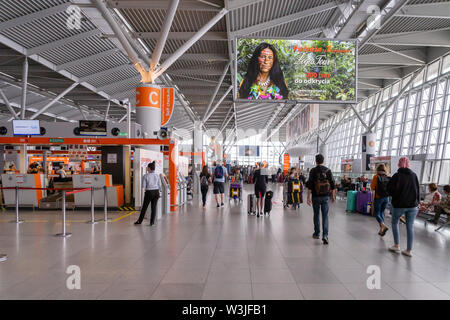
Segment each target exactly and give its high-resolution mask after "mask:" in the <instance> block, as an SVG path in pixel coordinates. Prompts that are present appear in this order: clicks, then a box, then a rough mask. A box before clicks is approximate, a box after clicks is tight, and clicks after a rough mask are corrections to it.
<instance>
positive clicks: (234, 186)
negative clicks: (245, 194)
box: [229, 183, 242, 202]
mask: <svg viewBox="0 0 450 320" xmlns="http://www.w3.org/2000/svg"><path fill="white" fill-rule="evenodd" d="M231 199H234V201H235V202H236V200H239V202H241V201H242V186H241V185H240V184H239V183H230V197H229V200H230V201H231Z"/></svg>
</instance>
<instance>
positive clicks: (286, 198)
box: [283, 180, 303, 209]
mask: <svg viewBox="0 0 450 320" xmlns="http://www.w3.org/2000/svg"><path fill="white" fill-rule="evenodd" d="M302 191H303V190H302V183H301V182H300V180H288V181H286V182H285V183H284V185H283V207H284V208H287V207H289V205H290V204H292V205H293V206H294V209H297V208H300V204H301V203H303V194H302Z"/></svg>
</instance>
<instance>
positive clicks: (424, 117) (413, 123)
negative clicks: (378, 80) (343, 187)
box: [320, 55, 450, 185]
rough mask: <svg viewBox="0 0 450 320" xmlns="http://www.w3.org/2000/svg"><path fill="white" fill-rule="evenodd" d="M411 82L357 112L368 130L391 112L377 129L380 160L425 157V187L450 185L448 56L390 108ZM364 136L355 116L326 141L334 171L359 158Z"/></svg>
mask: <svg viewBox="0 0 450 320" xmlns="http://www.w3.org/2000/svg"><path fill="white" fill-rule="evenodd" d="M410 79H411V75H410V76H408V77H406V78H404V79H402V80H399V81H397V82H395V83H393V84H391V85H390V86H389V87H386V88H384V89H383V90H382V91H381V92H379V93H377V94H374V95H372V96H371V97H369V98H368V99H365V100H364V101H362V102H361V103H359V104H358V105H357V107H356V110H357V111H358V113H359V114H360V115H361V117H362V119H363V120H364V121H365V122H366V124H371V123H372V122H373V121H374V120H375V119H377V118H378V117H379V116H380V115H381V114H382V113H383V111H384V110H385V108H386V107H389V106H390V107H389V109H388V111H387V112H385V113H384V115H383V116H381V118H380V120H379V121H378V122H377V124H376V126H375V127H374V131H375V132H376V135H377V156H402V155H406V156H411V155H415V154H427V155H428V156H427V160H426V163H425V170H424V174H423V176H422V177H421V179H422V181H421V182H422V183H428V182H436V183H438V184H441V185H442V184H447V183H450V128H449V127H450V119H449V112H450V99H449V95H450V55H447V56H444V57H442V58H440V59H438V60H437V61H435V62H433V63H430V64H429V65H428V66H426V67H425V69H424V70H423V71H422V72H421V74H420V75H419V76H418V77H417V78H416V79H415V80H414V81H413V83H412V84H410V86H409V88H407V89H406V91H405V92H404V93H403V94H402V96H401V97H400V98H399V99H398V100H397V101H396V102H395V103H394V104H393V105H391V104H392V102H393V101H394V100H395V99H396V97H397V96H398V94H399V92H400V91H401V90H402V89H403V86H404V85H407V84H408V82H409V81H410ZM379 95H381V96H380V97H379ZM378 99H379V103H378V106H379V107H378V108H376V105H377V101H378ZM332 123H333V119H329V120H327V121H326V122H325V123H323V124H322V125H321V128H320V129H321V130H326V129H327V128H328V127H329V126H331V125H332ZM364 131H365V127H364V126H363V125H362V124H361V122H360V121H359V119H358V118H357V117H356V115H355V114H354V113H353V112H349V113H348V114H347V116H346V117H344V119H343V120H342V121H341V122H340V124H339V125H338V127H337V128H336V130H335V131H334V132H333V133H332V135H331V136H330V138H329V139H328V141H327V145H328V163H329V166H330V167H331V168H332V170H333V171H336V172H339V171H340V164H341V159H352V158H353V159H358V158H361V150H360V149H361V147H360V139H361V134H362V133H363V132H364Z"/></svg>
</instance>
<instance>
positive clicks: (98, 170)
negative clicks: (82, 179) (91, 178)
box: [92, 166, 100, 174]
mask: <svg viewBox="0 0 450 320" xmlns="http://www.w3.org/2000/svg"><path fill="white" fill-rule="evenodd" d="M92 174H100V169H99V168H98V166H94V168H93V169H92Z"/></svg>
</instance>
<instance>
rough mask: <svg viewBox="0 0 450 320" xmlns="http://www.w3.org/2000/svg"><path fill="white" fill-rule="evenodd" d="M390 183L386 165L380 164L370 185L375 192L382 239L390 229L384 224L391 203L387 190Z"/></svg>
mask: <svg viewBox="0 0 450 320" xmlns="http://www.w3.org/2000/svg"><path fill="white" fill-rule="evenodd" d="M388 183H389V177H388V176H387V174H386V167H385V166H384V164H380V165H378V167H377V174H376V175H374V177H373V178H372V183H371V184H370V189H372V190H375V200H374V205H373V208H374V213H375V218H376V219H377V221H378V224H379V225H380V231H379V232H378V234H379V235H380V236H382V237H384V235H385V234H386V232H387V231H388V230H389V228H388V227H387V226H386V225H385V223H384V210H386V207H387V205H388V203H389V193H388V190H387V185H388Z"/></svg>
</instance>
